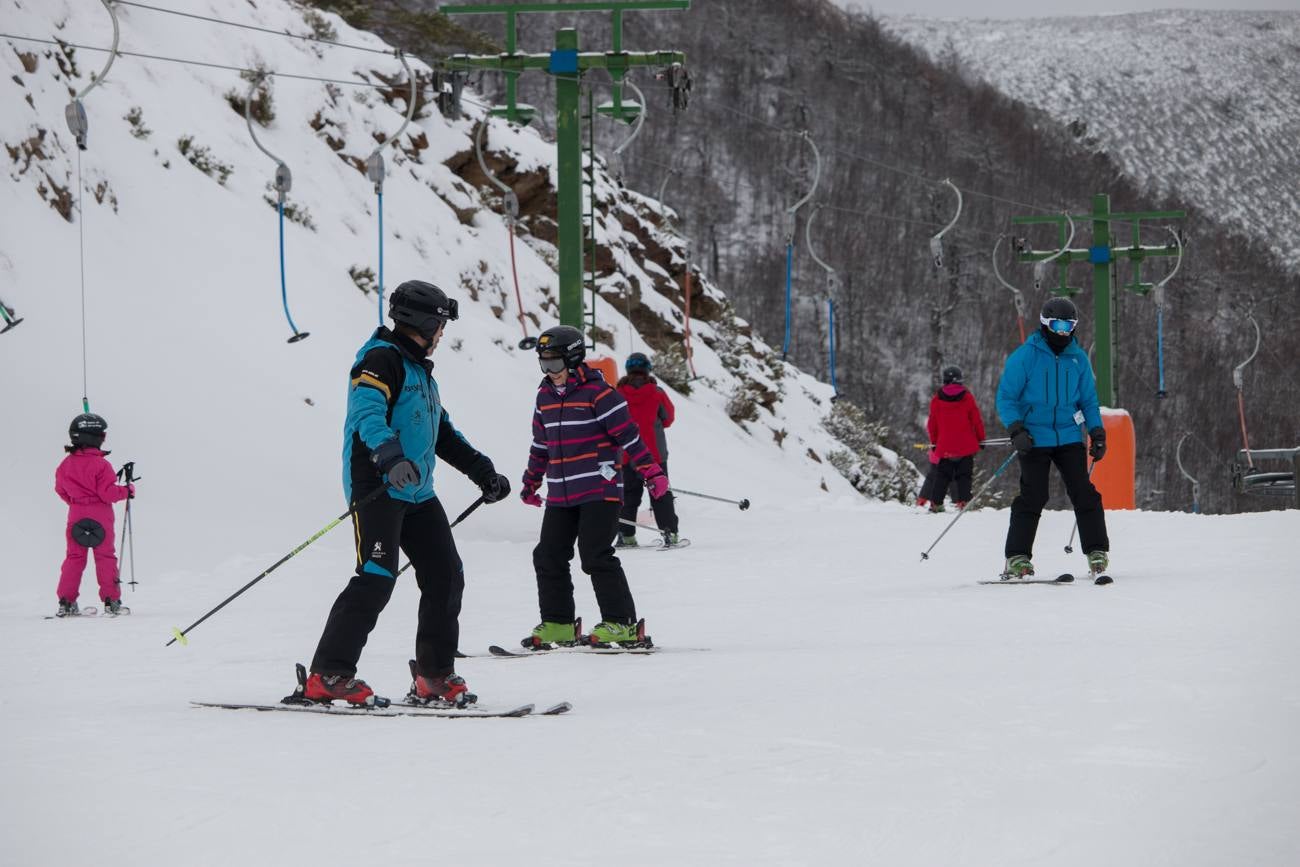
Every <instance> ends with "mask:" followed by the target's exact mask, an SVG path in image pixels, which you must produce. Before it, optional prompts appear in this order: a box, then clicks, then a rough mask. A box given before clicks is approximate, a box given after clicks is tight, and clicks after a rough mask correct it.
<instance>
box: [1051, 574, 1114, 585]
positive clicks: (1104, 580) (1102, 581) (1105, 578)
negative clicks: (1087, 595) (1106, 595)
mask: <svg viewBox="0 0 1300 867" xmlns="http://www.w3.org/2000/svg"><path fill="white" fill-rule="evenodd" d="M1061 577H1062V578H1066V577H1068V578H1069V579H1070V580H1071V581H1073V580H1074V576H1073V575H1070V574H1069V573H1067V574H1066V575H1062V576H1061ZM1088 577H1089V578H1091V579H1092V583H1093V584H1096V585H1097V586H1098V587H1105V586H1106V585H1107V584H1114V583H1115V579H1114V578H1112V577H1110V576H1109V575H1107V574H1105V573H1102V574H1099V575H1094V574H1093V573H1091V572H1089V573H1088Z"/></svg>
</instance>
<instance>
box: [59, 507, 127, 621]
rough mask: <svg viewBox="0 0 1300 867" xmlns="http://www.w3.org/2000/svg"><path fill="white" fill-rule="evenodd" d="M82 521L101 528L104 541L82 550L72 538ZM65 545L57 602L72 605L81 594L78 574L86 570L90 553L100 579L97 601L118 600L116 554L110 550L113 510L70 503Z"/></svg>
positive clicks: (120, 595)
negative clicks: (74, 525) (74, 526)
mask: <svg viewBox="0 0 1300 867" xmlns="http://www.w3.org/2000/svg"><path fill="white" fill-rule="evenodd" d="M82 518H93V519H94V520H96V521H98V522H99V523H100V524H101V525H103V527H104V541H103V542H100V543H99V544H98V545H96V546H95V547H94V548H83V547H81V546H80V545H78V544H77V543H76V541H75V540H74V539H73V538H72V525H73V524H75V523H77V522H78V521H80V520H81V519H82ZM63 535H64V537H65V538H66V539H67V541H68V555H67V557H65V558H64V560H63V570H62V571H61V572H60V573H59V598H60V599H67V600H68V601H69V602H75V601H76V599H77V595H78V594H79V593H80V592H81V573H82V572H84V571H85V570H86V559H87V557H88V556H89V553H88V552H90V551H94V552H95V577H96V578H97V579H99V598H100V599H120V598H122V591H121V589H120V588H119V587H118V583H117V553H116V550H115V549H114V546H113V507H112V506H110V505H108V504H107V503H73V504H72V505H71V506H70V507H69V508H68V526H67V527H66V528H65V529H64V531H63Z"/></svg>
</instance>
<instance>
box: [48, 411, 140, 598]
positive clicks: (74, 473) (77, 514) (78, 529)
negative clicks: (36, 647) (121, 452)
mask: <svg viewBox="0 0 1300 867" xmlns="http://www.w3.org/2000/svg"><path fill="white" fill-rule="evenodd" d="M107 431H108V423H107V422H105V421H104V419H102V418H101V417H99V416H97V415H93V414H91V413H84V414H82V415H79V416H77V417H76V418H75V419H73V420H72V426H71V428H70V429H69V435H70V436H71V438H72V445H69V446H64V451H66V452H68V456H67V457H66V458H64V459H63V462H62V463H60V464H59V468H58V469H57V470H55V472H54V490H55V492H57V493H58V495H59V497H60V499H62V500H63V502H65V503H67V504H68V523H67V527H66V529H65V530H64V536H65V538H66V539H67V544H68V548H67V556H66V557H65V558H64V560H63V569H62V571H61V572H60V573H59V616H60V617H62V616H66V615H68V614H77V613H78V610H77V596H78V595H79V594H80V592H81V574H82V572H84V571H85V569H86V560H87V559H88V558H89V554H88V551H92V550H93V551H94V552H95V577H96V578H97V579H99V598H100V599H102V600H103V601H104V608H105V611H106V613H113V614H116V613H118V609H119V607H120V605H121V598H122V590H121V586H120V584H119V583H118V580H117V579H118V573H117V553H116V551H115V550H114V547H113V504H114V503H119V502H121V501H122V500H125V499H127V498H128V497H133V496H135V485H130V484H128V485H119V484H117V476H116V474H115V473H114V472H113V467H112V465H111V464H109V462H108V461H107V460H105V459H104V455H106V454H108V452H105V451H102V450H101V449H100V448H99V447H100V446H102V445H103V444H104V437H105V436H106V434H107Z"/></svg>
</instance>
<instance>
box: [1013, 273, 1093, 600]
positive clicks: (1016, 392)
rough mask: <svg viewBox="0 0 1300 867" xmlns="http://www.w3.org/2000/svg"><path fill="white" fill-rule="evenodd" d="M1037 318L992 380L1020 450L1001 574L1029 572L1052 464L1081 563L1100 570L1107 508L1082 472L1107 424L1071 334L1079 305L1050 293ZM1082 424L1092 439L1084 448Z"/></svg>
mask: <svg viewBox="0 0 1300 867" xmlns="http://www.w3.org/2000/svg"><path fill="white" fill-rule="evenodd" d="M1039 322H1040V323H1041V325H1040V327H1039V330H1038V331H1037V332H1035V333H1033V334H1031V335H1030V336H1029V339H1028V340H1026V341H1025V342H1024V344H1022V345H1021V346H1020V347H1019V348H1018V349H1016V351H1015V352H1013V353H1011V355H1010V356H1009V357H1008V358H1007V363H1006V368H1005V369H1004V370H1003V372H1002V379H1001V380H1000V381H999V382H998V397H997V409H998V417H999V418H1000V419H1001V420H1002V424H1004V425H1005V426H1006V428H1007V433H1008V434H1009V435H1010V437H1011V444H1012V446H1013V447H1015V449H1016V451H1017V452H1019V453H1020V494H1019V496H1017V497H1016V498H1015V500H1014V501H1013V502H1012V503H1011V526H1010V528H1009V529H1008V531H1007V543H1006V557H1007V562H1006V566H1005V568H1004V570H1003V574H1002V577H1003V579H1004V580H1005V579H1018V578H1024V577H1026V576H1028V575H1032V574H1034V565H1033V563H1032V562H1031V558H1032V557H1033V553H1034V536H1035V535H1036V534H1037V532H1038V519H1039V517H1040V516H1041V515H1042V513H1043V507H1044V506H1045V505H1047V482H1048V472H1049V470H1050V468H1051V465H1052V464H1056V468H1057V470H1059V471H1060V473H1061V479H1062V480H1063V481H1064V482H1065V491H1066V493H1067V494H1068V495H1069V497H1070V502H1071V504H1073V506H1074V514H1075V517H1076V518H1077V519H1078V521H1079V540H1080V542H1081V544H1082V546H1083V551H1084V553H1085V554H1086V555H1087V556H1088V567H1089V568H1090V569H1091V570H1093V571H1094V572H1102V571H1105V569H1106V567H1107V565H1108V563H1109V553H1108V552H1109V549H1110V540H1109V539H1108V538H1107V536H1106V513H1105V510H1104V509H1103V507H1102V502H1101V494H1100V493H1098V492H1097V489H1096V488H1095V487H1093V484H1092V480H1091V479H1089V477H1088V456H1089V455H1091V456H1092V459H1093V461H1094V462H1095V461H1099V460H1101V459H1102V456H1103V455H1105V454H1106V430H1105V428H1104V427H1102V423H1101V411H1100V410H1099V409H1098V406H1097V381H1096V379H1095V377H1094V376H1093V373H1092V364H1091V363H1090V362H1089V361H1088V356H1087V354H1086V353H1085V352H1084V351H1083V349H1082V348H1081V347H1080V346H1079V344H1078V343H1076V342H1075V340H1074V329H1075V327H1076V326H1077V325H1078V323H1079V311H1078V310H1077V309H1076V308H1075V306H1074V303H1073V302H1072V301H1070V299H1068V298H1051V299H1049V300H1048V301H1047V303H1046V304H1044V305H1043V309H1042V311H1041V312H1040V314H1039ZM1084 425H1086V427H1087V429H1088V437H1089V438H1090V439H1091V441H1092V442H1091V445H1088V446H1087V447H1086V448H1085V441H1084V436H1083V430H1082V426H1084Z"/></svg>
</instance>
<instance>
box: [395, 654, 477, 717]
mask: <svg viewBox="0 0 1300 867" xmlns="http://www.w3.org/2000/svg"><path fill="white" fill-rule="evenodd" d="M410 666H411V691H410V692H408V693H407V694H406V703H407V704H418V705H425V706H431V707H465V706H466V705H470V704H473V703H474V702H476V701H478V696H476V695H475V694H474V693H472V692H470V691H469V686H468V685H467V684H466V683H465V678H463V677H461V676H460V675H458V674H456V673H455V672H454V671H449V672H446V673H445V674H439V675H435V676H434V677H425V676H424V675H423V674H420V672H419V670H418V669H417V668H416V667H415V660H414V659H412V660H411V662H410Z"/></svg>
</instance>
